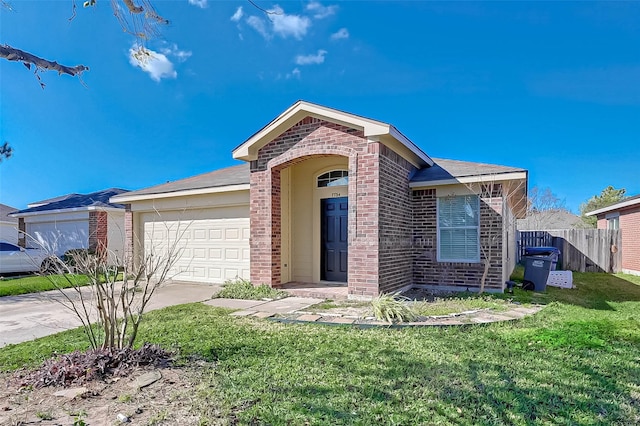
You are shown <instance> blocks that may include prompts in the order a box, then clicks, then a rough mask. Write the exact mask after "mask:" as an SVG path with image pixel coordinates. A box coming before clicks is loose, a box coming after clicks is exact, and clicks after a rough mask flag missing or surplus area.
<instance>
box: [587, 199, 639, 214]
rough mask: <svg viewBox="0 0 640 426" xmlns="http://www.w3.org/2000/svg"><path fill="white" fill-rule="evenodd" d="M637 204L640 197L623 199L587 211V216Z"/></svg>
mask: <svg viewBox="0 0 640 426" xmlns="http://www.w3.org/2000/svg"><path fill="white" fill-rule="evenodd" d="M636 204H640V198H634V199H632V200H627V201H621V202H619V203H616V204H613V205H611V206H607V207H602V208H601V209H597V210H593V211H591V212H589V213H585V214H584V215H585V216H597V215H599V214H602V213H608V212H610V211H613V210H620V209H624V208H626V207H631V206H635V205H636Z"/></svg>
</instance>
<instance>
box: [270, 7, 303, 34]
mask: <svg viewBox="0 0 640 426" xmlns="http://www.w3.org/2000/svg"><path fill="white" fill-rule="evenodd" d="M270 12H273V15H269V17H270V18H271V23H272V25H273V32H274V33H276V34H278V35H279V36H280V37H282V38H287V37H289V36H292V37H295V38H297V39H298V40H300V39H301V38H302V37H303V36H305V35H306V34H307V30H308V29H309V27H310V26H311V20H310V19H309V18H307V17H306V16H300V15H287V14H286V13H284V10H283V9H282V8H281V7H280V6H278V5H276V6H274V7H273V9H272V10H271V11H270Z"/></svg>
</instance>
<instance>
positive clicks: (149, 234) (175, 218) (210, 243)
mask: <svg viewBox="0 0 640 426" xmlns="http://www.w3.org/2000/svg"><path fill="white" fill-rule="evenodd" d="M247 210H248V209H247ZM232 213H233V211H229V210H227V209H224V208H217V209H199V210H195V211H192V212H190V211H184V212H180V213H171V212H160V213H144V214H142V217H141V218H142V223H141V227H142V228H143V229H144V250H145V254H149V253H151V252H152V251H153V252H155V253H156V254H161V253H166V250H167V248H168V247H169V246H170V245H172V244H176V246H177V247H178V249H179V253H180V258H179V260H178V262H177V263H176V265H175V267H174V268H173V270H172V271H171V276H172V279H174V280H180V281H195V282H204V283H223V282H224V281H225V280H228V279H233V278H236V277H240V278H246V279H249V218H248V217H240V218H238V217H219V216H229V215H233V214H232ZM217 216H218V217H217Z"/></svg>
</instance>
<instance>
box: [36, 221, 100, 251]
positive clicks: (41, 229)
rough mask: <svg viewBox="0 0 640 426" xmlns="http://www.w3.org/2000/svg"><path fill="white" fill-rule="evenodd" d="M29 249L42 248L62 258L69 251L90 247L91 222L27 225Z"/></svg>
mask: <svg viewBox="0 0 640 426" xmlns="http://www.w3.org/2000/svg"><path fill="white" fill-rule="evenodd" d="M25 231H26V233H27V235H28V237H27V247H42V248H44V249H45V250H47V251H49V252H50V253H55V254H56V255H58V256H62V255H63V254H64V253H65V252H66V251H67V250H71V249H78V248H87V247H89V221H87V220H70V221H62V222H61V221H58V222H40V223H28V222H27V223H26V224H25Z"/></svg>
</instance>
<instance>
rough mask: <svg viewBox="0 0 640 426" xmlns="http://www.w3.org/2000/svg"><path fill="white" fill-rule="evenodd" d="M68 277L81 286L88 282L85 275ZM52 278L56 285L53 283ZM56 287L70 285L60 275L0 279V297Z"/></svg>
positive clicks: (67, 286)
mask: <svg viewBox="0 0 640 426" xmlns="http://www.w3.org/2000/svg"><path fill="white" fill-rule="evenodd" d="M69 278H70V280H71V282H73V283H75V285H79V286H83V285H87V284H89V279H88V278H87V277H86V276H85V275H74V274H70V275H69ZM51 280H53V281H54V282H55V283H56V285H54V284H53V283H52V282H51ZM56 286H58V287H57V288H69V287H71V286H72V285H71V284H70V283H69V282H68V281H67V280H66V279H65V278H64V277H63V276H62V275H49V276H46V277H45V276H42V275H33V276H29V277H21V278H3V279H0V297H2V296H16V295H19V294H28V293H37V292H40V291H47V290H55V289H56Z"/></svg>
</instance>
